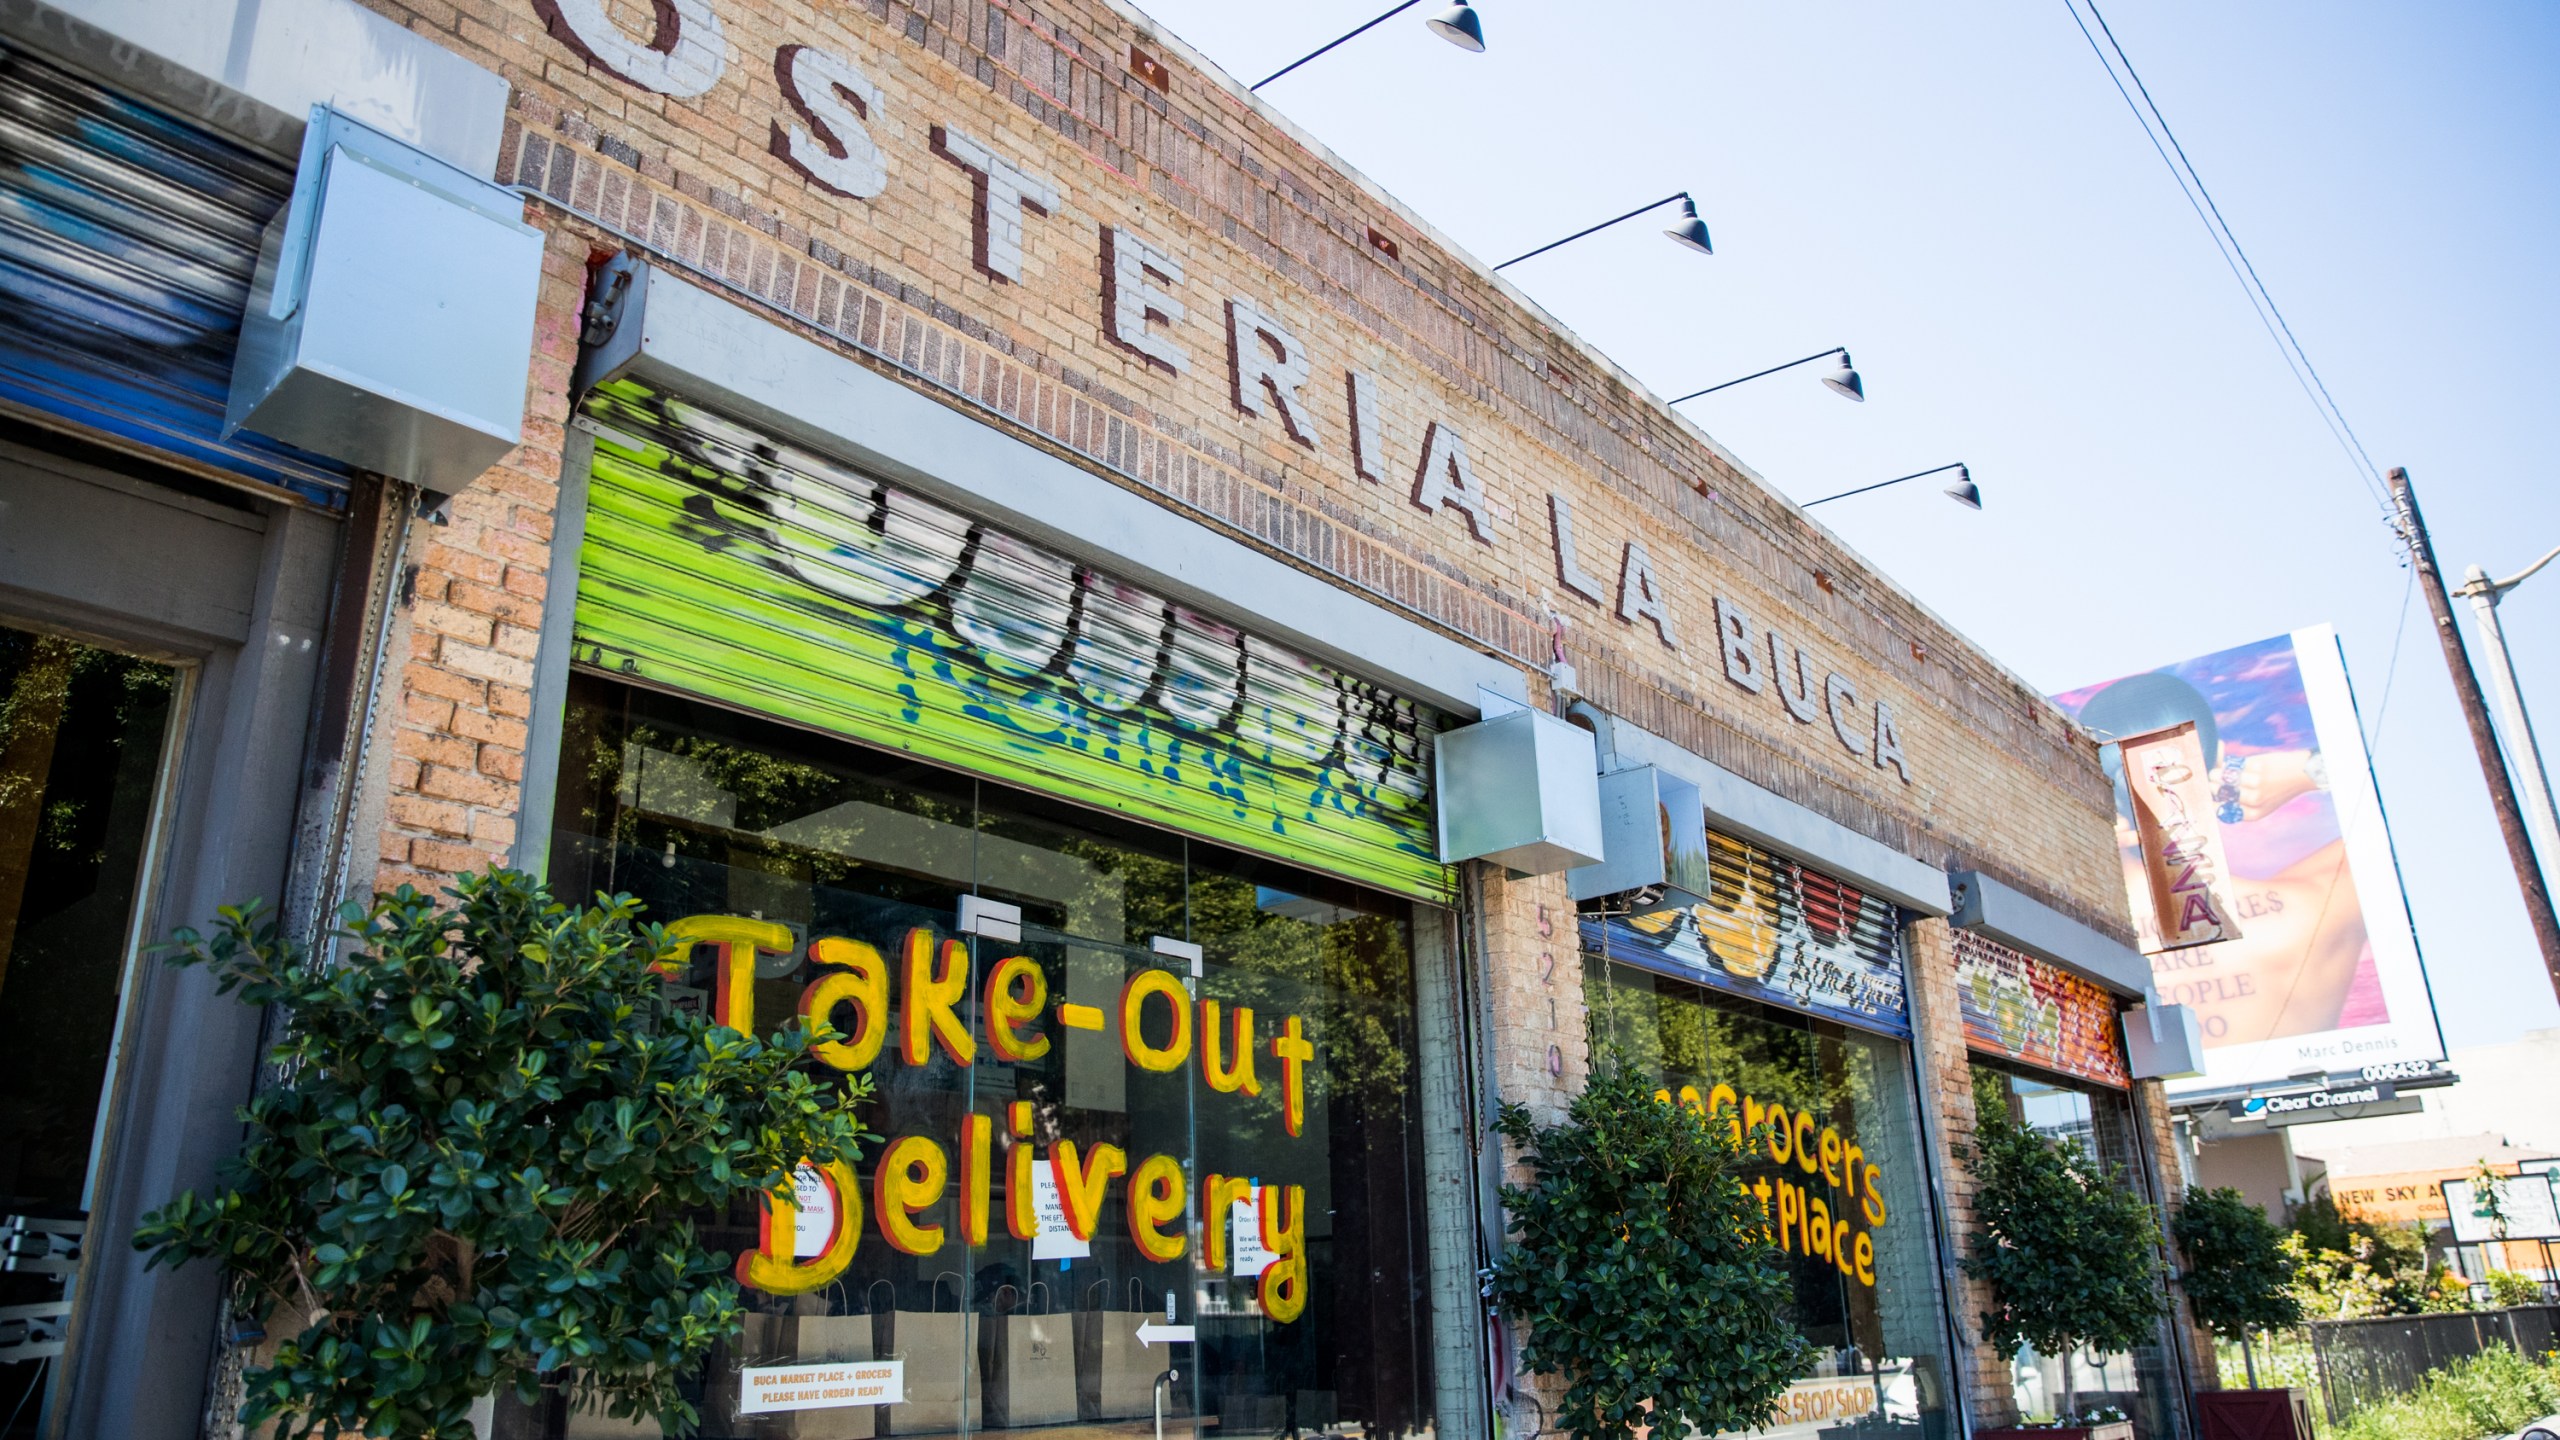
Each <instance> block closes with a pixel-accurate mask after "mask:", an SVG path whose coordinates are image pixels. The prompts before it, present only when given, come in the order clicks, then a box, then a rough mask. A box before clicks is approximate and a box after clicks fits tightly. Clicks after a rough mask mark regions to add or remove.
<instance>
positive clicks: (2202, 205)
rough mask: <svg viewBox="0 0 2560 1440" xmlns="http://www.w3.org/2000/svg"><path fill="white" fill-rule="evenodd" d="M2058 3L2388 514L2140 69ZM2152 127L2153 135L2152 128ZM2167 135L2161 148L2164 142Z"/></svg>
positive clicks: (2102, 26)
mask: <svg viewBox="0 0 2560 1440" xmlns="http://www.w3.org/2000/svg"><path fill="white" fill-rule="evenodd" d="M2062 3H2063V8H2064V9H2065V10H2068V11H2069V12H2070V13H2071V23H2072V24H2073V25H2075V26H2077V27H2078V28H2079V31H2080V37H2081V38H2082V39H2084V40H2086V41H2088V42H2089V50H2090V53H2091V54H2093V55H2096V56H2097V57H2098V65H2099V67H2100V68H2101V69H2104V70H2105V71H2106V72H2107V79H2108V81H2109V82H2110V83H2112V84H2113V85H2114V86H2115V87H2116V94H2117V95H2119V96H2121V97H2122V98H2123V100H2124V103H2125V108H2126V109H2128V110H2131V111H2132V112H2133V118H2134V123H2136V124H2138V125H2140V126H2141V127H2142V135H2143V138H2144V139H2146V140H2149V141H2150V142H2151V149H2152V151H2153V153H2155V154H2157V155H2158V156H2159V157H2160V163H2161V164H2163V165H2165V166H2167V167H2168V169H2169V175H2170V178H2171V179H2173V180H2175V181H2177V182H2178V193H2179V194H2181V195H2183V196H2185V197H2186V201H2187V207H2188V208H2189V209H2191V210H2193V211H2195V214H2196V219H2197V221H2198V222H2199V223H2201V224H2202V225H2203V226H2204V228H2205V233H2206V234H2207V235H2209V236H2211V237H2212V238H2213V244H2214V249H2215V251H2216V252H2217V253H2219V254H2220V255H2221V256H2222V263H2223V265H2224V266H2225V267H2226V268H2228V269H2229V270H2230V271H2231V278H2232V279H2234V280H2236V281H2238V282H2239V284H2240V289H2241V293H2243V294H2245V295H2247V296H2248V297H2249V307H2250V309H2251V311H2253V312H2254V313H2255V314H2256V315H2257V317H2258V324H2259V326H2260V327H2261V328H2263V329H2264V330H2265V331H2266V332H2267V338H2268V339H2269V340H2272V341H2274V342H2275V346H2276V351H2277V353H2278V354H2280V355H2282V356H2283V357H2284V362H2285V368H2286V369H2287V370H2288V371H2290V372H2291V373H2292V375H2293V381H2294V384H2296V385H2297V386H2300V387H2301V389H2302V394H2303V398H2304V399H2306V400H2309V401H2310V402H2311V408H2312V409H2313V410H2315V411H2317V412H2318V413H2319V415H2320V421H2321V423H2322V424H2323V425H2326V426H2327V427H2328V429H2329V435H2330V438H2331V439H2333V440H2335V441H2337V442H2338V448H2339V449H2340V450H2341V451H2343V452H2344V453H2345V455H2346V457H2347V460H2348V462H2349V464H2351V465H2352V466H2353V467H2354V469H2355V472H2356V479H2357V480H2358V481H2359V482H2360V483H2361V484H2363V486H2364V488H2365V492H2366V493H2367V494H2368V495H2369V496H2371V497H2372V499H2373V501H2374V503H2375V504H2376V505H2377V506H2379V507H2381V508H2382V509H2383V510H2384V512H2385V513H2386V514H2387V513H2388V512H2389V510H2390V502H2389V500H2388V498H2387V497H2385V496H2384V494H2383V492H2382V486H2381V484H2380V481H2379V471H2378V469H2377V467H2376V466H2375V465H2374V463H2373V459H2372V457H2371V456H2369V455H2367V454H2366V453H2365V449H2364V442H2362V441H2361V440H2359V439H2357V438H2356V433H2355V427H2354V426H2352V425H2350V424H2348V423H2347V416H2346V412H2345V411H2344V410H2342V409H2340V408H2339V406H2338V402H2337V399H2336V398H2335V397H2334V396H2332V395H2330V393H2329V386H2328V383H2327V382H2326V381H2323V380H2322V379H2321V378H2320V372H2319V370H2318V368H2317V367H2315V366H2314V365H2313V364H2312V363H2311V355H2310V352H2308V351H2306V350H2305V349H2303V347H2302V342H2301V341H2300V340H2299V339H2297V338H2295V336H2294V333H2293V326H2292V325H2291V324H2290V323H2289V322H2288V321H2286V319H2285V318H2284V312H2283V311H2282V310H2281V309H2279V308H2277V305H2276V302H2275V296H2274V295H2272V294H2270V293H2269V292H2268V290H2267V287H2266V282H2265V281H2263V280H2261V279H2259V278H2258V267H2257V266H2256V265H2255V264H2253V263H2251V261H2250V259H2249V254H2248V251H2246V250H2244V249H2242V248H2241V245H2240V237H2239V236H2238V235H2237V234H2235V233H2233V231H2232V229H2231V226H2230V223H2229V222H2228V221H2226V220H2224V219H2223V218H2222V207H2221V206H2220V205H2218V204H2216V203H2215V202H2214V199H2213V192H2212V191H2210V190H2208V189H2206V188H2205V183H2204V177H2203V176H2201V175H2199V174H2197V173H2196V170H2195V166H2194V164H2193V163H2192V162H2190V161H2188V159H2187V152H2186V147H2185V146H2183V145H2180V144H2179V143H2178V137H2177V135H2176V133H2175V132H2173V131H2171V130H2170V128H2169V121H2168V117H2167V116H2165V115H2162V114H2161V113H2160V107H2159V105H2158V104H2157V103H2155V102H2154V101H2153V100H2152V98H2151V91H2150V88H2149V87H2148V86H2146V85H2144V84H2143V83H2142V76H2141V74H2140V72H2138V71H2136V70H2135V69H2134V68H2133V59H2132V57H2131V56H2128V55H2126V54H2125V53H2124V47H2123V46H2122V45H2119V44H2117V43H2116V37H2115V32H2114V31H2113V30H2112V29H2109V28H2108V26H2107V17H2106V16H2105V15H2103V14H2100V13H2099V10H2098V6H2097V3H2096V0H2062ZM2083 4H2085V5H2087V6H2088V7H2089V14H2090V15H2091V16H2092V17H2094V18H2095V19H2096V20H2097V22H2098V29H2099V31H2100V32H2103V33H2104V34H2105V35H2106V37H2107V40H2106V45H2105V46H2104V47H2101V46H2100V45H2099V43H2098V37H2097V35H2095V34H2092V33H2090V30H2089V22H2088V21H2086V20H2083V19H2082V18H2080V6H2081V5H2083ZM2110 49H2112V50H2113V51H2114V52H2115V61H2110V60H2109V59H2108V58H2107V53H2108V51H2109V50H2110ZM2117 62H2121V63H2122V65H2123V67H2124V74H2123V75H2122V76H2119V75H2118V74H2117V73H2116V64H2117ZM2127 78H2130V79H2131V80H2132V81H2133V87H2134V88H2133V90H2127V89H2126V88H2125V83H2124V82H2125V80H2126V79H2127ZM2134 91H2140V92H2141V95H2142V98H2141V100H2139V101H2136V100H2135V99H2134ZM2155 125H2156V126H2157V127H2158V128H2157V133H2154V126H2155ZM2164 139H2165V140H2166V142H2167V143H2166V144H2165V145H2164V144H2163V143H2162V141H2163V140H2164ZM2171 151H2175V152H2176V156H2177V158H2176V159H2171V158H2170V152H2171Z"/></svg>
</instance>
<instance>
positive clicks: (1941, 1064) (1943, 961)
mask: <svg viewBox="0 0 2560 1440" xmlns="http://www.w3.org/2000/svg"><path fill="white" fill-rule="evenodd" d="M1903 933H1904V939H1905V944H1906V953H1907V954H1908V955H1909V956H1910V965H1911V970H1910V976H1909V979H1910V985H1911V989H1912V992H1913V993H1912V1008H1913V1010H1914V1012H1915V1013H1916V1014H1918V1015H1919V1016H1921V1017H1922V1020H1923V1025H1922V1027H1921V1029H1920V1033H1919V1034H1918V1035H1916V1036H1915V1037H1914V1043H1915V1044H1916V1045H1918V1046H1920V1047H1922V1051H1923V1054H1922V1057H1921V1068H1922V1072H1923V1073H1924V1074H1926V1075H1927V1076H1928V1077H1929V1079H1930V1081H1931V1082H1932V1084H1931V1086H1930V1092H1931V1093H1929V1094H1927V1095H1924V1096H1922V1097H1921V1103H1922V1104H1925V1105H1928V1106H1931V1107H1932V1108H1933V1112H1934V1116H1933V1118H1934V1119H1935V1120H1936V1122H1937V1126H1938V1134H1939V1137H1940V1139H1941V1141H1942V1143H1943V1144H1944V1145H1945V1147H1946V1150H1945V1153H1942V1154H1940V1155H1939V1156H1938V1157H1937V1163H1938V1167H1939V1170H1938V1179H1939V1190H1938V1202H1939V1207H1940V1213H1941V1216H1942V1219H1943V1223H1944V1224H1945V1226H1946V1228H1947V1235H1948V1237H1949V1238H1950V1241H1951V1243H1952V1244H1953V1246H1954V1249H1955V1253H1956V1254H1957V1255H1959V1256H1961V1255H1963V1254H1964V1252H1965V1246H1966V1245H1967V1244H1968V1243H1969V1239H1970V1237H1971V1236H1972V1234H1973V1225H1974V1219H1973V1195H1974V1184H1973V1171H1972V1166H1971V1165H1970V1163H1969V1162H1968V1160H1967V1153H1968V1151H1969V1149H1970V1147H1971V1146H1972V1144H1973V1137H1974V1108H1973V1072H1972V1068H1971V1065H1972V1052H1971V1051H1970V1050H1969V1049H1968V1048H1967V1047H1966V1044H1965V1037H1964V1024H1963V1018H1962V1016H1961V1014H1960V1013H1959V1011H1958V1009H1957V1004H1956V954H1955V942H1954V938H1953V934H1954V932H1953V931H1951V930H1950V929H1949V928H1948V926H1947V924H1946V923H1945V922H1944V921H1940V920H1923V921H1918V922H1916V923H1914V924H1912V925H1911V926H1910V927H1908V928H1907V929H1906V930H1905V931H1904V932H1903ZM1956 1285H1957V1287H1958V1288H1956V1289H1955V1290H1954V1292H1953V1293H1952V1294H1951V1295H1950V1297H1949V1300H1950V1303H1951V1304H1953V1305H1954V1306H1955V1307H1956V1314H1955V1316H1954V1319H1955V1322H1956V1329H1957V1333H1959V1334H1960V1335H1962V1336H1964V1337H1965V1338H1966V1339H1967V1340H1968V1341H1969V1342H1970V1343H1971V1347H1972V1348H1971V1349H1970V1351H1969V1352H1968V1353H1967V1354H1966V1355H1965V1356H1963V1357H1962V1361H1963V1363H1964V1364H1966V1365H1967V1366H1969V1367H1970V1368H1971V1371H1972V1374H1971V1376H1970V1377H1969V1378H1970V1384H1971V1388H1972V1394H1973V1405H1974V1420H1975V1422H1976V1423H1977V1424H1982V1425H1992V1426H1997V1425H2006V1424H2010V1423H2011V1422H2013V1421H2015V1420H2016V1419H2017V1417H2018V1409H2017V1401H2016V1396H2015V1392H2014V1391H2013V1390H2012V1388H2011V1384H2010V1375H2009V1362H2008V1359H2007V1358H2006V1357H2004V1356H2002V1355H2001V1354H2000V1353H1999V1352H1998V1351H1997V1350H1995V1349H1993V1348H1992V1347H1991V1345H1990V1344H1989V1343H1988V1342H1986V1341H1985V1340H1984V1339H1983V1338H1982V1331H1983V1327H1982V1317H1983V1316H1984V1315H1986V1314H1988V1313H1989V1312H1990V1310H1991V1308H1992V1299H1991V1287H1990V1286H1988V1285H1986V1284H1985V1283H1983V1282H1982V1281H1980V1280H1976V1279H1974V1278H1972V1277H1971V1276H1961V1277H1958V1278H1957V1281H1956Z"/></svg>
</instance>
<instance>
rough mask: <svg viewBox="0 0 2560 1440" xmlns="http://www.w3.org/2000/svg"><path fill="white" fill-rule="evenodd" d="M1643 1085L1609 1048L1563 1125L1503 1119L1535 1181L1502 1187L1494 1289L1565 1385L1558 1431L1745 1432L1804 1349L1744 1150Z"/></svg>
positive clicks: (1605, 1434) (1541, 1366) (1762, 1419)
mask: <svg viewBox="0 0 2560 1440" xmlns="http://www.w3.org/2000/svg"><path fill="white" fill-rule="evenodd" d="M1654 1088H1655V1087H1654V1085H1653V1083H1652V1082H1651V1081H1649V1080H1646V1079H1643V1078H1642V1077H1640V1076H1638V1075H1637V1074H1635V1072H1634V1071H1632V1070H1631V1069H1629V1068H1628V1067H1627V1065H1626V1064H1625V1062H1624V1061H1623V1059H1621V1058H1618V1057H1614V1056H1612V1057H1607V1058H1605V1059H1604V1060H1603V1062H1602V1064H1601V1065H1600V1067H1599V1068H1598V1069H1596V1070H1595V1071H1594V1072H1593V1073H1592V1076H1591V1080H1590V1083H1589V1084H1588V1085H1587V1086H1585V1087H1584V1089H1583V1092H1582V1093H1581V1094H1580V1095H1579V1096H1576V1097H1575V1098H1574V1102H1573V1105H1572V1108H1571V1110H1570V1111H1569V1112H1568V1114H1567V1117H1566V1120H1565V1123H1563V1124H1561V1125H1556V1126H1551V1127H1547V1128H1544V1129H1541V1128H1539V1127H1538V1126H1537V1125H1535V1124H1534V1123H1532V1122H1531V1120H1530V1118H1529V1114H1528V1112H1527V1111H1525V1110H1523V1109H1521V1108H1520V1107H1519V1106H1517V1105H1509V1106H1505V1107H1504V1109H1503V1113H1502V1118H1501V1121H1500V1126H1499V1128H1500V1129H1501V1131H1502V1133H1503V1134H1504V1135H1506V1136H1508V1137H1509V1138H1510V1139H1511V1140H1512V1141H1513V1142H1514V1143H1515V1144H1517V1145H1519V1146H1520V1147H1521V1148H1522V1149H1523V1151H1525V1152H1526V1153H1527V1154H1528V1157H1529V1164H1530V1166H1531V1168H1532V1170H1533V1171H1534V1172H1535V1176H1536V1178H1535V1180H1534V1182H1533V1183H1531V1184H1530V1185H1528V1186H1525V1187H1520V1186H1505V1187H1504V1188H1503V1192H1502V1203H1503V1205H1504V1207H1505V1208H1506V1209H1507V1210H1508V1211H1509V1213H1510V1219H1511V1223H1512V1226H1513V1227H1514V1230H1515V1237H1514V1238H1513V1240H1512V1242H1511V1244H1510V1246H1509V1248H1508V1249H1506V1250H1505V1251H1504V1252H1503V1257H1502V1262H1501V1264H1499V1265H1498V1266H1496V1267H1495V1269H1494V1271H1493V1286H1492V1295H1493V1299H1494V1301H1495V1303H1496V1304H1498V1305H1500V1306H1501V1307H1502V1309H1503V1310H1504V1311H1505V1312H1507V1313H1509V1314H1510V1315H1512V1316H1513V1317H1515V1318H1516V1319H1518V1320H1519V1321H1521V1322H1522V1324H1523V1326H1524V1328H1525V1330H1526V1332H1527V1339H1526V1342H1525V1345H1524V1347H1523V1354H1522V1360H1523V1363H1524V1365H1525V1366H1526V1367H1527V1368H1528V1369H1530V1370H1534V1371H1539V1372H1543V1373H1546V1374H1552V1375H1558V1376H1562V1377H1563V1378H1564V1380H1565V1381H1566V1383H1567V1384H1568V1386H1569V1387H1570V1388H1569V1389H1568V1390H1567V1391H1566V1393H1565V1398H1564V1402H1563V1407H1562V1410H1561V1412H1560V1413H1559V1415H1558V1416H1557V1426H1558V1428H1560V1429H1562V1430H1564V1431H1565V1432H1566V1433H1567V1434H1570V1435H1573V1436H1575V1437H1577V1440H1618V1437H1625V1436H1631V1435H1633V1434H1635V1433H1636V1432H1637V1431H1638V1430H1640V1429H1643V1428H1645V1427H1652V1429H1653V1433H1655V1434H1657V1435H1683V1434H1687V1433H1689V1431H1690V1429H1691V1427H1695V1428H1696V1429H1697V1430H1698V1431H1700V1432H1702V1433H1705V1434H1709V1435H1716V1434H1723V1433H1726V1432H1729V1431H1741V1430H1757V1429H1759V1428H1761V1427H1762V1426H1764V1425H1766V1424H1767V1423H1768V1422H1769V1414H1770V1409H1771V1407H1772V1405H1773V1404H1775V1402H1776V1401H1777V1399H1778V1397H1779V1396H1780V1395H1782V1394H1784V1393H1785V1392H1786V1388H1787V1386H1788V1384H1789V1383H1790V1382H1792V1381H1793V1380H1794V1378H1795V1377H1796V1375H1797V1374H1798V1373H1799V1372H1801V1371H1802V1370H1803V1369H1804V1366H1805V1364H1806V1362H1807V1360H1808V1359H1809V1358H1810V1350H1809V1347H1808V1346H1807V1344H1806V1342H1805V1340H1804V1337H1803V1336H1801V1335H1800V1334H1798V1333H1797V1332H1796V1330H1795V1328H1794V1327H1793V1326H1792V1325H1791V1324H1789V1323H1788V1321H1787V1320H1786V1318H1785V1316H1784V1314H1783V1313H1782V1307H1783V1306H1784V1305H1785V1304H1786V1303H1787V1301H1788V1300H1789V1299H1790V1298H1791V1296H1792V1294H1793V1289H1792V1286H1791V1284H1790V1282H1789V1280H1788V1278H1787V1270H1786V1257H1785V1256H1784V1255H1782V1254H1781V1253H1780V1252H1779V1250H1778V1247H1777V1246H1776V1245H1775V1244H1773V1243H1771V1241H1770V1239H1769V1233H1768V1224H1769V1222H1768V1217H1767V1216H1766V1215H1765V1214H1764V1213H1763V1212H1762V1210H1761V1207H1760V1203H1759V1202H1758V1201H1757V1200H1754V1199H1753V1198H1752V1197H1751V1195H1750V1194H1749V1192H1747V1191H1745V1190H1744V1189H1743V1184H1742V1181H1743V1174H1744V1171H1745V1168H1746V1166H1747V1165H1748V1164H1749V1161H1748V1159H1747V1158H1746V1155H1745V1152H1744V1151H1743V1150H1742V1149H1741V1148H1740V1147H1739V1146H1737V1145H1735V1144H1734V1143H1733V1139H1732V1136H1731V1134H1730V1132H1729V1130H1728V1128H1727V1122H1726V1121H1725V1120H1724V1119H1722V1118H1710V1117H1708V1116H1706V1115H1702V1114H1700V1113H1699V1112H1697V1111H1695V1110H1693V1109H1690V1108H1688V1107H1686V1106H1682V1105H1673V1104H1668V1103H1665V1102H1664V1101H1662V1100H1659V1099H1656V1098H1655V1096H1654Z"/></svg>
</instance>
